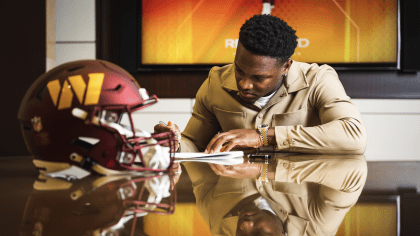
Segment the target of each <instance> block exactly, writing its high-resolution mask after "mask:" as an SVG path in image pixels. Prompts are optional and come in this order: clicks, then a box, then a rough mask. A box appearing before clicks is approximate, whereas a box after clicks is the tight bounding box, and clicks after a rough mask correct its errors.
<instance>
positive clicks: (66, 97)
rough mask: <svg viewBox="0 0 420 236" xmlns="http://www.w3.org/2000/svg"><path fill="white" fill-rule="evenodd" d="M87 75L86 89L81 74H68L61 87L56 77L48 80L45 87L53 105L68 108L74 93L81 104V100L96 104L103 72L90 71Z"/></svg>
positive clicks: (86, 103)
mask: <svg viewBox="0 0 420 236" xmlns="http://www.w3.org/2000/svg"><path fill="white" fill-rule="evenodd" d="M88 76H89V83H88V85H87V89H86V83H85V81H84V80H83V77H82V76H81V75H74V76H69V77H68V79H67V80H65V81H64V84H63V87H61V85H60V81H58V79H56V80H52V81H50V82H48V84H47V88H48V91H49V92H50V96H51V98H52V100H53V103H54V106H56V107H57V103H58V107H57V109H58V110H61V109H66V108H70V107H71V102H72V101H73V96H74V95H76V97H77V100H79V102H80V104H83V102H84V104H85V105H96V104H98V102H99V96H100V95H101V89H102V83H103V81H104V77H105V74H104V73H91V74H88ZM60 91H61V94H60Z"/></svg>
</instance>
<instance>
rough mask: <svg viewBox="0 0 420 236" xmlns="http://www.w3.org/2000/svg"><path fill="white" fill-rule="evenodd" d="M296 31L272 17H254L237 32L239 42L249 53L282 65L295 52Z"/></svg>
mask: <svg viewBox="0 0 420 236" xmlns="http://www.w3.org/2000/svg"><path fill="white" fill-rule="evenodd" d="M295 33H296V31H295V30H294V29H292V27H290V26H289V25H288V24H287V23H286V22H284V21H283V20H281V19H280V18H278V17H275V16H272V15H254V16H253V17H251V18H250V19H249V20H247V21H246V22H245V23H244V24H243V25H242V27H241V30H240V31H239V42H240V43H241V44H242V46H243V47H244V48H245V49H246V50H248V51H249V52H251V53H253V54H255V55H259V56H269V57H273V58H276V59H278V60H281V61H282V62H283V63H284V62H286V60H287V59H289V58H290V57H291V56H292V55H293V53H294V52H295V48H296V46H297V36H296V34H295Z"/></svg>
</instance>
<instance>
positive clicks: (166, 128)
mask: <svg viewBox="0 0 420 236" xmlns="http://www.w3.org/2000/svg"><path fill="white" fill-rule="evenodd" d="M169 130H171V127H169V126H167V125H164V124H157V125H155V127H154V131H155V133H164V132H168V131H169Z"/></svg>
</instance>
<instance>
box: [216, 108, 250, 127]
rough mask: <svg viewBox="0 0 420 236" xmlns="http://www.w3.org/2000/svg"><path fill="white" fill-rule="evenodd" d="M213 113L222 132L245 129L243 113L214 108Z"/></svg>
mask: <svg viewBox="0 0 420 236" xmlns="http://www.w3.org/2000/svg"><path fill="white" fill-rule="evenodd" d="M214 113H215V115H216V117H217V121H219V124H220V127H222V131H223V132H227V131H229V130H232V129H244V128H245V113H244V112H238V111H226V110H223V109H220V108H217V107H215V108H214Z"/></svg>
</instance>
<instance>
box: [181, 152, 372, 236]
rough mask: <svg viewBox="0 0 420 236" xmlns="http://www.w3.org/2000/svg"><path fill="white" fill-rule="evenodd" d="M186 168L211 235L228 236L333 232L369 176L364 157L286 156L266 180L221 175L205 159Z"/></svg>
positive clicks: (186, 165)
mask: <svg viewBox="0 0 420 236" xmlns="http://www.w3.org/2000/svg"><path fill="white" fill-rule="evenodd" d="M259 165H261V164H242V166H243V167H246V168H250V169H254V168H255V169H258V166H259ZM184 166H185V167H186V170H187V172H188V174H189V176H190V178H191V180H192V183H193V188H194V194H195V197H196V201H197V207H198V210H199V212H200V214H201V216H202V217H203V218H204V220H205V221H206V222H207V224H208V225H209V227H210V230H211V233H212V234H213V235H224V236H225V235H289V236H291V235H318V236H321V235H335V233H336V232H337V230H338V227H339V226H340V224H341V222H342V221H343V219H344V216H345V215H346V213H347V212H348V211H349V210H350V208H351V207H352V206H353V205H354V204H355V203H356V202H357V199H358V198H359V196H360V193H361V192H362V189H363V186H364V184H365V181H366V176H367V164H366V159H365V156H363V155H341V156H340V155H336V156H333V155H307V154H306V155H290V156H284V157H281V158H278V159H277V163H276V164H274V165H271V167H270V168H269V170H270V171H269V173H268V178H269V179H270V180H269V181H267V182H260V181H255V179H251V178H249V177H246V178H245V177H242V178H240V177H238V178H229V177H224V176H220V175H218V174H217V173H215V172H214V171H213V170H212V169H211V168H210V167H209V165H208V164H206V163H192V162H190V163H185V164H184ZM219 174H220V173H219Z"/></svg>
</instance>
